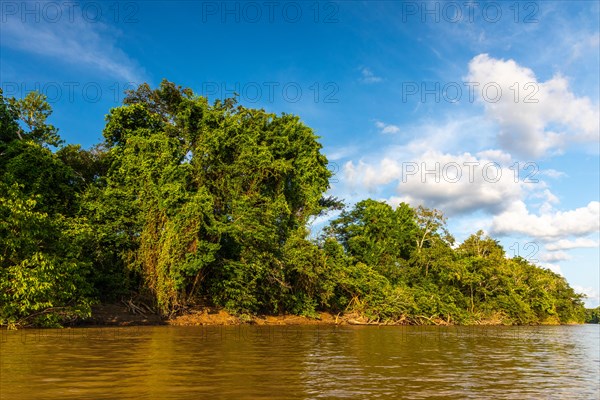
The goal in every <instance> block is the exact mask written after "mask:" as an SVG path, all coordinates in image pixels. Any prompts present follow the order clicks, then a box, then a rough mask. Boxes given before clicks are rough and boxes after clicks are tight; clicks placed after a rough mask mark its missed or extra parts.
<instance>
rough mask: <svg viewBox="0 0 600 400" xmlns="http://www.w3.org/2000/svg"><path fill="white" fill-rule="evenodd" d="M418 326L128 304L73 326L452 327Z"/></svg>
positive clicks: (494, 321) (95, 312)
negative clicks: (168, 314)
mask: <svg viewBox="0 0 600 400" xmlns="http://www.w3.org/2000/svg"><path fill="white" fill-rule="evenodd" d="M418 318H419V320H420V323H417V324H415V323H414V321H412V323H411V322H409V321H408V320H406V319H400V320H398V321H391V322H390V321H387V322H379V321H370V320H368V319H367V318H365V317H364V316H361V315H359V314H356V313H348V314H341V313H340V314H331V313H328V312H320V313H318V315H317V317H316V318H309V317H304V316H299V315H289V314H287V315H252V316H241V317H240V316H236V315H232V314H230V313H229V312H227V311H225V310H223V309H219V308H213V307H202V308H200V307H198V308H193V309H190V310H187V311H186V313H184V314H182V315H177V316H174V317H172V318H163V317H161V316H159V315H157V314H155V313H153V312H151V311H150V310H145V309H144V308H143V307H135V308H134V307H131V305H128V304H124V303H118V304H102V305H97V306H94V307H92V316H91V317H90V318H88V319H86V320H83V321H80V322H79V323H77V324H76V325H77V326H144V325H173V326H204V325H205V326H230V325H259V326H261V325H437V326H452V325H456V324H454V323H453V322H452V321H445V320H443V319H440V318H427V317H424V316H423V317H418ZM469 325H479V326H481V325H486V326H501V325H507V324H506V323H505V322H504V321H503V319H502V318H501V316H500V315H497V316H495V317H492V318H487V319H484V320H479V321H476V322H474V323H473V324H469ZM541 325H560V322H559V321H558V320H556V319H548V320H546V321H544V322H543V323H542V324H541Z"/></svg>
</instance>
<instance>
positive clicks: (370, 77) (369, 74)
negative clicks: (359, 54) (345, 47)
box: [360, 67, 383, 83]
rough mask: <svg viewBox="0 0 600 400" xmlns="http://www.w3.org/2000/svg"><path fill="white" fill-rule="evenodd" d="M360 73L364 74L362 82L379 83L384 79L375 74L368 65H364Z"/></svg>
mask: <svg viewBox="0 0 600 400" xmlns="http://www.w3.org/2000/svg"><path fill="white" fill-rule="evenodd" d="M360 74H361V75H362V77H361V78H360V81H361V82H362V83H378V82H381V81H382V80H383V79H382V78H381V77H380V76H377V75H375V74H374V73H373V71H371V70H370V69H369V68H367V67H362V68H361V69H360Z"/></svg>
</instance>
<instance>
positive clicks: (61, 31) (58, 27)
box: [0, 13, 141, 83]
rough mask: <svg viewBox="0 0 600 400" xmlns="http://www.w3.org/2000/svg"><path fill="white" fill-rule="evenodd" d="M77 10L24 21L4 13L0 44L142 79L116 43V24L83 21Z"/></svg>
mask: <svg viewBox="0 0 600 400" xmlns="http://www.w3.org/2000/svg"><path fill="white" fill-rule="evenodd" d="M77 15H78V14H77V13H74V14H73V16H72V19H70V18H64V19H63V20H61V21H59V22H51V21H45V19H43V18H42V19H41V20H40V21H38V22H36V23H24V22H21V20H20V18H19V16H18V15H14V16H13V15H10V16H3V17H4V18H6V20H5V21H3V22H2V35H0V44H1V45H2V46H7V47H10V48H13V49H16V50H19V51H23V52H27V53H32V54H35V55H41V56H44V57H49V58H54V59H56V60H59V61H60V62H64V63H70V64H74V65H76V66H78V67H81V68H93V69H94V70H96V71H98V72H101V73H103V74H105V75H109V77H111V78H116V79H123V80H125V81H127V82H136V83H137V82H139V80H140V75H141V74H140V71H139V69H138V68H137V66H136V65H135V63H134V62H133V61H132V60H131V59H130V58H129V57H128V56H127V54H125V53H124V52H123V51H122V50H121V49H119V48H118V47H117V45H116V41H117V38H116V37H115V33H118V31H116V30H115V28H114V27H112V26H108V25H106V24H103V23H101V22H87V21H84V20H83V18H82V17H81V15H79V16H77Z"/></svg>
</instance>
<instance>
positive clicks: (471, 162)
mask: <svg viewBox="0 0 600 400" xmlns="http://www.w3.org/2000/svg"><path fill="white" fill-rule="evenodd" d="M599 5H600V3H599V2H597V1H568V2H567V1H544V2H536V1H522V2H484V1H480V2H472V3H469V2H462V1H460V2H442V1H426V2H412V1H405V2H393V1H369V2H362V1H344V2H313V1H308V2H297V1H276V2H260V1H259V2H235V1H230V2H214V1H208V2H192V1H181V2H162V1H146V2H133V1H122V2H116V1H114V2H111V1H107V2H77V1H76V2H71V3H69V2H65V3H63V2H10V1H6V2H3V3H2V4H1V8H0V12H1V15H0V17H1V28H0V29H1V31H0V46H1V47H0V49H1V58H0V83H1V85H2V88H3V90H4V92H5V94H6V95H12V96H16V97H20V96H22V95H24V94H25V93H27V92H28V91H30V90H32V89H38V90H41V91H42V92H44V93H45V94H46V95H47V96H48V97H49V100H50V101H51V103H52V105H53V107H54V110H55V112H54V115H53V117H52V122H53V123H54V124H55V125H56V126H58V127H59V128H60V132H61V135H62V136H63V138H64V139H66V140H67V141H68V142H70V143H81V144H82V145H83V146H84V147H89V146H91V145H93V144H95V143H97V142H98V141H99V140H100V138H101V132H102V128H103V125H104V116H105V114H106V113H107V111H108V110H109V109H110V108H111V107H115V106H118V105H119V104H120V102H121V100H122V90H123V89H126V88H127V87H130V86H131V85H132V84H137V83H140V82H149V83H150V84H151V85H153V86H155V85H157V84H158V83H159V82H160V81H161V80H162V79H163V78H167V79H169V80H171V81H174V82H176V83H178V84H180V85H183V86H187V87H191V88H193V89H194V90H195V91H196V92H197V93H199V94H204V95H206V96H208V97H209V98H210V99H216V98H222V97H226V96H228V95H231V94H232V93H233V92H234V91H236V92H238V93H239V94H240V101H241V103H242V104H244V105H246V106H251V107H262V108H265V109H267V110H269V111H272V112H276V113H281V112H291V113H295V114H298V115H300V117H301V118H302V119H303V121H305V123H306V124H308V125H309V126H311V127H312V128H313V129H314V130H315V131H316V133H317V134H318V135H319V136H320V137H321V141H322V143H323V145H324V151H325V153H326V154H327V155H328V158H329V160H330V161H331V169H332V170H333V171H335V178H334V180H332V188H331V194H333V195H336V196H339V197H342V198H344V199H346V200H347V202H348V203H350V204H351V203H352V202H355V201H358V200H360V199H364V198H367V197H371V198H375V199H379V200H385V201H388V202H389V203H390V204H392V205H396V204H398V202H399V201H407V202H409V203H411V204H413V205H417V204H424V205H426V206H429V207H436V208H440V209H442V210H444V211H445V213H446V215H447V216H448V217H449V226H450V228H451V231H452V232H453V233H454V234H455V236H456V238H457V240H459V241H462V240H464V239H465V238H466V237H467V236H468V235H470V234H471V233H474V232H476V231H477V230H478V229H483V230H484V231H485V232H487V233H489V234H491V235H492V236H493V237H495V238H499V239H500V240H501V242H502V244H503V245H504V246H505V249H506V251H507V253H508V254H509V255H513V254H515V253H517V252H518V254H520V255H521V256H524V257H526V258H530V259H531V260H537V262H538V264H540V265H542V266H545V267H547V268H551V269H553V270H555V271H557V272H560V273H561V274H563V275H564V276H565V277H566V278H567V280H568V281H569V282H570V283H571V284H572V285H573V286H574V287H575V288H576V289H577V290H579V291H581V292H584V293H587V294H588V295H589V296H590V298H589V299H588V300H587V304H588V305H590V306H591V305H597V304H598V301H599V300H598V296H599V292H600V272H599V265H600V260H599V247H598V243H599V240H600V237H599V225H600V211H599V203H598V201H599V198H600V183H599V181H600V174H599V169H600V165H599V153H600V147H599V146H600V140H599V130H600V128H599V124H600V122H599V119H600V118H599V111H598V110H599V107H598V105H599V97H600V96H599V87H600V82H599V75H600V43H599V40H600V34H599V30H600V29H599V20H600V6H599ZM427 171H429V172H427ZM323 223H324V221H323V220H318V221H315V222H314V223H313V227H314V228H315V230H316V229H318V228H319V226H321V225H322V224H323Z"/></svg>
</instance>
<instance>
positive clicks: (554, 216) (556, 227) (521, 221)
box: [492, 201, 600, 241]
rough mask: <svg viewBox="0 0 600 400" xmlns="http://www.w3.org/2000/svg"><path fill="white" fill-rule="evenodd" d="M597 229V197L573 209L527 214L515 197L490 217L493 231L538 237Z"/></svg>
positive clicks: (599, 210) (599, 224)
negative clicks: (505, 208)
mask: <svg viewBox="0 0 600 400" xmlns="http://www.w3.org/2000/svg"><path fill="white" fill-rule="evenodd" d="M599 229H600V203H599V202H597V201H592V202H590V203H589V204H588V205H587V206H586V207H581V208H577V209H574V210H569V211H545V212H542V213H541V214H539V215H534V214H531V213H530V212H529V210H528V209H527V206H526V205H525V203H524V202H523V201H517V202H514V203H512V204H511V207H510V208H509V209H507V210H506V211H504V212H502V213H501V214H499V215H496V216H495V217H494V218H493V220H492V233H493V234H497V235H510V234H523V235H528V236H530V237H534V238H536V239H539V240H541V241H550V240H555V239H560V238H565V237H569V236H582V235H587V234H590V233H594V232H598V230H599Z"/></svg>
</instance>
